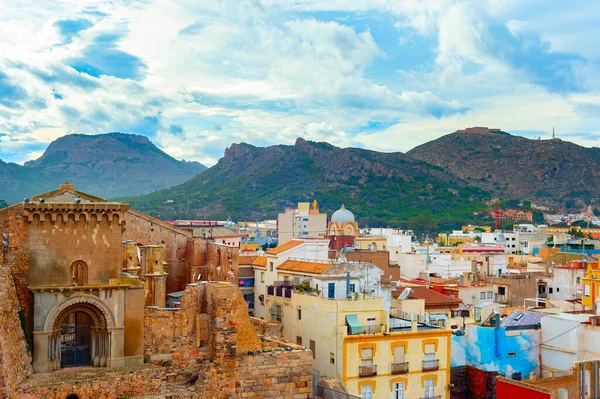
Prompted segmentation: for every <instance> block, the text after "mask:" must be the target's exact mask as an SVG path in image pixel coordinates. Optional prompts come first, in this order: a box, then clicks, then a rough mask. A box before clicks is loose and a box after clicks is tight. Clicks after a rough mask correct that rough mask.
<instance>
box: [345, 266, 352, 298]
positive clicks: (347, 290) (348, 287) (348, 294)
mask: <svg viewBox="0 0 600 399" xmlns="http://www.w3.org/2000/svg"><path fill="white" fill-rule="evenodd" d="M350 298H352V295H350V272H347V273H346V299H350Z"/></svg>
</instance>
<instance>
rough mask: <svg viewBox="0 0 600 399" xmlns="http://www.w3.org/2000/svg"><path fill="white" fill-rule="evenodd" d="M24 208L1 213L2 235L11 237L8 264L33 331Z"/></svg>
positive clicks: (7, 257) (27, 230) (21, 304)
mask: <svg viewBox="0 0 600 399" xmlns="http://www.w3.org/2000/svg"><path fill="white" fill-rule="evenodd" d="M22 211H23V210H22V207H20V206H16V207H11V208H7V209H4V210H3V211H2V212H1V213H0V233H8V234H9V235H10V238H9V242H10V250H9V252H8V255H7V256H6V264H7V265H9V266H10V269H11V274H12V277H13V282H14V286H15V289H16V291H17V296H18V297H19V303H20V309H21V310H23V311H24V312H25V314H26V315H27V317H26V319H27V320H26V321H27V327H28V328H29V331H32V327H33V296H32V295H31V292H30V291H29V288H28V285H29V277H28V273H29V255H28V253H27V247H26V245H27V242H28V240H29V229H28V228H27V227H26V225H25V223H26V221H25V220H24V219H23V217H22V215H21V214H22Z"/></svg>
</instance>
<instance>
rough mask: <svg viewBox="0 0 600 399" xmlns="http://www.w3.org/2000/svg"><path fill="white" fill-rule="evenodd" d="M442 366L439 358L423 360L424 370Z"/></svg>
mask: <svg viewBox="0 0 600 399" xmlns="http://www.w3.org/2000/svg"><path fill="white" fill-rule="evenodd" d="M439 368H440V361H439V360H437V359H436V360H423V371H432V370H437V369H439Z"/></svg>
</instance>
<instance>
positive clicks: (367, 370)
mask: <svg viewBox="0 0 600 399" xmlns="http://www.w3.org/2000/svg"><path fill="white" fill-rule="evenodd" d="M358 375H359V376H360V377H370V376H373V375H377V365H376V364H374V365H372V366H359V367H358Z"/></svg>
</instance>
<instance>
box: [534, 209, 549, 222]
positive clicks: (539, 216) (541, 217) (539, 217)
mask: <svg viewBox="0 0 600 399" xmlns="http://www.w3.org/2000/svg"><path fill="white" fill-rule="evenodd" d="M532 216H533V223H536V224H540V223H544V221H545V220H546V218H545V217H544V214H543V213H542V212H540V211H533V212H532Z"/></svg>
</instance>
